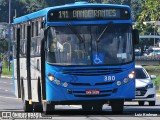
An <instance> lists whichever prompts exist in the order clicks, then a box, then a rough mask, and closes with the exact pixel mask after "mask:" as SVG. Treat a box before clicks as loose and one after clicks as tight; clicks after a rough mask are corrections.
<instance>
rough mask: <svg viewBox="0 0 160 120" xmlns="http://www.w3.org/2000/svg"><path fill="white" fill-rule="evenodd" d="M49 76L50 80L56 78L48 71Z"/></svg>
mask: <svg viewBox="0 0 160 120" xmlns="http://www.w3.org/2000/svg"><path fill="white" fill-rule="evenodd" d="M48 78H49V80H50V81H54V79H55V78H54V76H53V75H51V74H50V73H48Z"/></svg>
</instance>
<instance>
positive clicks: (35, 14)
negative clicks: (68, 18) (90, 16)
mask: <svg viewBox="0 0 160 120" xmlns="http://www.w3.org/2000/svg"><path fill="white" fill-rule="evenodd" d="M84 6H85V7H93V6H94V7H111V6H112V7H117V8H126V9H128V10H130V9H129V6H127V5H118V4H93V3H88V2H75V3H73V4H66V5H61V6H54V7H48V8H45V9H42V10H39V11H37V12H33V13H30V14H27V15H24V16H21V17H18V18H15V19H14V21H13V24H18V23H21V22H25V21H28V20H30V19H35V18H38V17H42V16H46V15H47V13H48V11H49V10H52V9H55V10H56V9H61V8H62V7H63V8H75V7H84Z"/></svg>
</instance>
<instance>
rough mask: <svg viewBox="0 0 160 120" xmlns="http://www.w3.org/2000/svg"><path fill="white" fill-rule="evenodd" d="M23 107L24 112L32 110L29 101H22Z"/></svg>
mask: <svg viewBox="0 0 160 120" xmlns="http://www.w3.org/2000/svg"><path fill="white" fill-rule="evenodd" d="M23 109H24V111H25V112H33V104H29V101H27V100H24V101H23Z"/></svg>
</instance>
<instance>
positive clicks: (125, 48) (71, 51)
mask: <svg viewBox="0 0 160 120" xmlns="http://www.w3.org/2000/svg"><path fill="white" fill-rule="evenodd" d="M46 47H47V62H49V63H51V64H56V65H120V64H125V63H128V62H131V61H132V60H133V48H132V29H131V25H129V24H112V25H109V26H107V24H106V25H84V26H73V25H67V26H65V27H64V26H63V27H62V26H55V27H49V28H48V33H47V46H46Z"/></svg>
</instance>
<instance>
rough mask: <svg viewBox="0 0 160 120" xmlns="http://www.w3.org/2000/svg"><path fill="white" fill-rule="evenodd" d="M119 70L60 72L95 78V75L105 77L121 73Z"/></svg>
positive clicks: (98, 69) (70, 70) (67, 70)
mask: <svg viewBox="0 0 160 120" xmlns="http://www.w3.org/2000/svg"><path fill="white" fill-rule="evenodd" d="M122 71H123V69H121V68H94V69H93V68H92V69H91V68H90V69H87V68H86V69H65V70H63V71H62V73H63V74H69V75H77V76H96V75H107V74H115V73H120V72H122Z"/></svg>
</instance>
